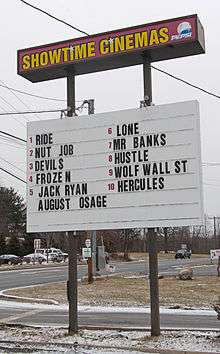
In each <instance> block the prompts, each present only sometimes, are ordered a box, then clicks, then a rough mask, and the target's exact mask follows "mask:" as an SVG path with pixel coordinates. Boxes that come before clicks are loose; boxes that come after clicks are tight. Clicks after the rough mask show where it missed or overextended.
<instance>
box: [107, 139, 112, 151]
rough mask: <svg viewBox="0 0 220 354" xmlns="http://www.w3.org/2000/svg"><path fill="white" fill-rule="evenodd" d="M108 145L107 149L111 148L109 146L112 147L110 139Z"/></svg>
mask: <svg viewBox="0 0 220 354" xmlns="http://www.w3.org/2000/svg"><path fill="white" fill-rule="evenodd" d="M108 147H109V149H111V147H112V142H111V141H109V143H108Z"/></svg>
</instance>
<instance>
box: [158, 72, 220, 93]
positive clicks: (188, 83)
mask: <svg viewBox="0 0 220 354" xmlns="http://www.w3.org/2000/svg"><path fill="white" fill-rule="evenodd" d="M151 68H152V69H154V70H156V71H159V72H161V73H163V74H165V75H167V76H169V77H171V78H172V79H175V80H178V81H180V82H183V83H184V84H186V85H188V86H191V87H193V88H195V89H197V90H200V91H202V92H204V93H206V94H207V95H210V96H213V97H215V98H219V99H220V96H219V95H217V94H215V93H213V92H211V91H208V90H205V89H203V88H202V87H199V86H197V85H194V84H191V83H190V82H188V81H186V80H183V79H181V78H180V77H177V76H175V75H173V74H170V73H168V72H167V71H164V70H162V69H158V68H156V67H155V66H153V65H151Z"/></svg>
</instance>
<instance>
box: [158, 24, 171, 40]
mask: <svg viewBox="0 0 220 354" xmlns="http://www.w3.org/2000/svg"><path fill="white" fill-rule="evenodd" d="M168 32H169V29H168V28H167V27H162V28H160V30H159V34H160V43H166V42H168V41H169V39H170V37H169V34H168Z"/></svg>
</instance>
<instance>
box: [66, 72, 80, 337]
mask: <svg viewBox="0 0 220 354" xmlns="http://www.w3.org/2000/svg"><path fill="white" fill-rule="evenodd" d="M67 106H68V107H69V108H70V109H69V111H68V112H67V116H68V117H72V116H74V115H75V76H74V73H72V72H68V73H67ZM68 241H69V257H68V258H69V268H68V301H69V334H74V333H77V332H78V309H77V235H76V231H71V232H68Z"/></svg>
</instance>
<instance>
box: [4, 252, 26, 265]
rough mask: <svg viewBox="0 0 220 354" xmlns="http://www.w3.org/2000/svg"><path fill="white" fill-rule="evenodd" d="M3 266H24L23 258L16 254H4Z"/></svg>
mask: <svg viewBox="0 0 220 354" xmlns="http://www.w3.org/2000/svg"><path fill="white" fill-rule="evenodd" d="M2 264H8V265H12V264H13V265H15V264H22V258H21V257H18V256H16V255H14V254H3V255H1V256H0V265H2Z"/></svg>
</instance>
